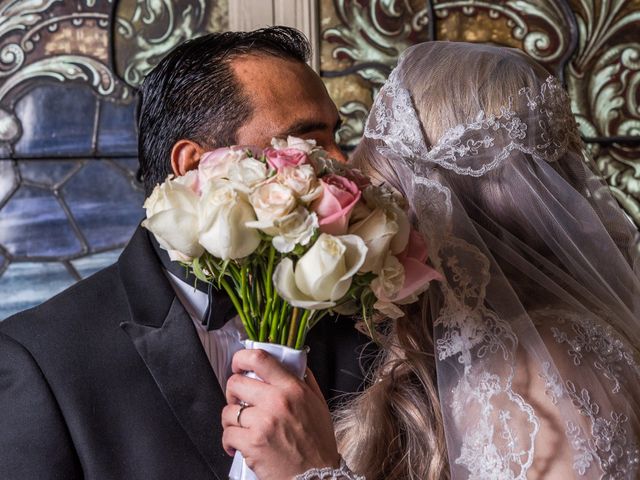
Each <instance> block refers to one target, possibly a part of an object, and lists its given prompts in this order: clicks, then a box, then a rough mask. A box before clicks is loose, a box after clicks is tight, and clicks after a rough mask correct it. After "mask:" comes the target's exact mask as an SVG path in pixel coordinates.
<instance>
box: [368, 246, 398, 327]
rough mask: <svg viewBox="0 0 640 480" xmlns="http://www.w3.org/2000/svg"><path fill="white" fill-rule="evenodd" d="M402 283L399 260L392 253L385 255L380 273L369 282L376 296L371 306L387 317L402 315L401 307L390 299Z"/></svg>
mask: <svg viewBox="0 0 640 480" xmlns="http://www.w3.org/2000/svg"><path fill="white" fill-rule="evenodd" d="M404 283H405V274H404V267H403V266H402V264H401V263H400V260H398V259H397V258H396V257H395V256H393V255H387V257H386V258H385V261H384V265H383V266H382V269H381V270H380V273H379V274H378V276H377V277H376V278H374V279H373V281H372V282H371V291H372V292H373V294H374V295H375V296H376V298H377V301H376V303H375V304H374V305H373V308H375V309H376V310H377V311H379V312H380V313H382V314H383V315H384V316H385V317H388V318H400V317H402V316H404V312H403V311H402V309H401V308H400V307H398V306H397V305H395V304H394V303H393V301H392V299H394V298H395V297H396V295H398V292H400V290H402V286H403V285H404Z"/></svg>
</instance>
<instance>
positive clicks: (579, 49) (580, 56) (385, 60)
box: [321, 0, 640, 226]
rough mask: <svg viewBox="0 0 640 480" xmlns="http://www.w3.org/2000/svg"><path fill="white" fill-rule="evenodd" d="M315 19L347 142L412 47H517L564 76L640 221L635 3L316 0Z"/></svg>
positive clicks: (607, 170)
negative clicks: (444, 43) (430, 43)
mask: <svg viewBox="0 0 640 480" xmlns="http://www.w3.org/2000/svg"><path fill="white" fill-rule="evenodd" d="M321 17H322V39H323V43H322V70H323V76H324V78H325V82H326V84H327V87H328V89H329V93H330V94H331V95H332V97H333V98H334V100H335V101H336V103H337V104H338V106H339V108H340V112H341V113H342V115H343V116H344V119H345V125H344V127H343V129H342V130H341V131H340V132H339V135H340V140H341V142H342V143H343V144H344V145H345V147H353V146H354V145H356V144H357V142H358V139H359V137H360V135H361V134H362V128H363V121H364V119H365V118H366V114H367V112H368V108H369V107H370V105H371V99H372V97H373V96H374V95H375V94H376V92H377V90H378V89H379V87H380V85H381V84H382V83H383V82H384V79H385V78H386V76H387V75H388V73H389V71H390V69H391V68H392V67H393V66H394V65H395V63H396V61H397V57H398V55H399V53H400V52H401V51H402V50H403V49H404V48H406V47H407V46H409V45H411V44H412V43H415V42H420V41H424V40H429V39H434V40H451V41H468V42H493V43H496V44H499V45H505V46H510V47H516V48H520V49H522V50H523V51H525V52H526V53H528V54H529V55H531V56H532V57H533V58H535V59H536V60H538V61H539V62H541V63H542V64H543V65H545V66H546V67H547V69H548V70H549V71H550V72H553V73H554V74H556V75H557V76H559V77H561V78H562V79H563V80H564V82H565V84H566V86H567V88H568V90H569V92H570V94H571V97H572V102H573V110H574V112H575V113H576V116H577V118H578V121H579V125H580V128H581V132H582V135H583V137H584V138H585V141H586V142H587V144H588V145H589V147H590V148H591V150H592V152H593V154H594V158H595V161H596V164H597V167H598V168H599V169H600V171H601V172H602V173H603V175H604V176H605V178H606V179H607V181H608V182H609V184H610V185H611V188H612V190H613V192H614V194H615V195H616V197H617V198H618V200H619V202H620V203H621V205H622V206H623V207H624V208H625V209H626V211H627V212H628V213H629V215H630V216H631V217H632V218H633V220H634V221H635V222H636V224H637V225H639V226H640V108H639V106H638V105H639V100H640V0H526V1H525V0H499V1H489V0H486V1H485V0H423V1H419V2H418V1H409V0H360V1H357V0H323V1H322V10H321Z"/></svg>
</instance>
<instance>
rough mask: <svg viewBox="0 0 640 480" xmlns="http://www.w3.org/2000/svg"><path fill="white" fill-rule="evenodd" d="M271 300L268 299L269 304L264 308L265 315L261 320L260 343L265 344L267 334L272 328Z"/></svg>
mask: <svg viewBox="0 0 640 480" xmlns="http://www.w3.org/2000/svg"><path fill="white" fill-rule="evenodd" d="M271 304H272V300H271V298H268V299H267V304H266V305H265V307H264V313H263V314H262V319H261V320H260V341H261V342H264V341H265V340H266V339H267V332H268V331H269V330H270V329H269V327H270V326H271V318H270V317H271Z"/></svg>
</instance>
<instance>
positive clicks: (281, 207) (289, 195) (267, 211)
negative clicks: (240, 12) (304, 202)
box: [248, 182, 296, 235]
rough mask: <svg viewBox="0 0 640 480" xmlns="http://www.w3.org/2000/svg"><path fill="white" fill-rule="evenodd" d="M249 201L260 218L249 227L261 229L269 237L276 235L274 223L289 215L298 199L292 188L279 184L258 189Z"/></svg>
mask: <svg viewBox="0 0 640 480" xmlns="http://www.w3.org/2000/svg"><path fill="white" fill-rule="evenodd" d="M249 201H250V202H251V205H252V206H253V208H254V210H255V212H256V215H257V217H258V221H257V222H251V223H250V224H249V225H248V226H249V227H251V228H259V229H260V230H262V231H264V232H265V233H266V234H267V235H276V234H277V230H276V229H275V228H274V221H275V220H277V219H280V218H282V217H284V216H285V215H288V214H289V213H291V212H292V211H293V209H294V208H295V207H296V197H295V195H294V194H293V192H292V191H291V189H290V188H288V187H286V186H284V185H280V184H279V183H277V182H270V183H265V184H264V185H261V186H259V187H258V188H256V189H255V190H254V191H253V193H252V194H251V195H250V196H249Z"/></svg>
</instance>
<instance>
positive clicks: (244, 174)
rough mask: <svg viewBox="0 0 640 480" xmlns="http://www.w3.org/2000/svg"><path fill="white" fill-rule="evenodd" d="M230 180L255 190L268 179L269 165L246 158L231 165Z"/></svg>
mask: <svg viewBox="0 0 640 480" xmlns="http://www.w3.org/2000/svg"><path fill="white" fill-rule="evenodd" d="M228 178H229V180H231V181H232V182H236V183H240V184H242V185H245V186H246V187H248V188H253V187H255V186H256V185H257V184H259V183H260V182H263V181H264V180H266V179H267V165H266V164H265V163H264V162H261V161H260V160H256V159H255V158H244V159H242V160H240V161H238V162H235V163H232V164H231V165H229V170H228Z"/></svg>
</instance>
